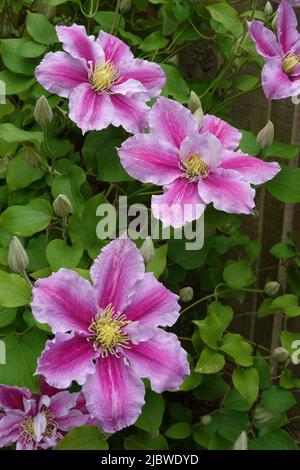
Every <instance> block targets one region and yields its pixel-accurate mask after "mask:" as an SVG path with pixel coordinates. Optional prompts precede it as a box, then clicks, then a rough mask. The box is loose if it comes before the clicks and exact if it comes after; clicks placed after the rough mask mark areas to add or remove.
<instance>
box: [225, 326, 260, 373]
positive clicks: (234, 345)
mask: <svg viewBox="0 0 300 470" xmlns="http://www.w3.org/2000/svg"><path fill="white" fill-rule="evenodd" d="M220 350H221V351H223V352H225V353H226V354H228V356H230V357H231V358H232V359H233V360H234V361H235V362H236V364H238V365H240V366H244V367H248V366H251V365H252V364H253V357H252V352H253V351H252V347H251V346H250V344H249V343H247V342H246V341H244V339H243V338H242V336H240V335H237V334H233V333H227V334H226V335H225V336H224V339H223V344H222V346H221V347H220Z"/></svg>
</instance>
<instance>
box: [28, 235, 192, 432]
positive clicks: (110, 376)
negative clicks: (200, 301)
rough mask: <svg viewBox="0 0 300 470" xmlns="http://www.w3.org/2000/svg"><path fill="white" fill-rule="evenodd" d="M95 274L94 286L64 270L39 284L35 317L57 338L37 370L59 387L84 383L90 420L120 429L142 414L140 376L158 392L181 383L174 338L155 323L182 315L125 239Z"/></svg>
mask: <svg viewBox="0 0 300 470" xmlns="http://www.w3.org/2000/svg"><path fill="white" fill-rule="evenodd" d="M91 278H92V280H93V287H92V286H91V284H90V283H89V282H88V281H86V280H85V279H83V278H81V277H80V276H78V275H77V274H76V273H75V272H74V271H70V270H67V269H60V270H59V271H58V272H56V273H54V274H52V275H51V276H50V277H49V278H47V279H40V280H38V281H37V282H36V284H35V287H34V289H33V302H32V311H33V314H34V316H35V317H36V319H37V320H38V321H39V322H42V323H45V322H47V323H48V324H49V325H50V326H51V328H52V331H53V333H55V335H56V336H55V339H54V340H53V341H48V343H47V345H46V348H45V351H44V352H43V354H42V356H41V358H40V359H39V362H38V372H39V373H41V374H43V375H44V376H45V378H46V380H47V382H48V383H49V384H50V385H52V386H55V387H61V388H65V387H68V386H69V385H70V384H71V382H72V381H73V380H76V381H77V382H78V384H80V385H83V388H82V391H83V394H84V396H85V399H86V406H87V409H88V411H89V413H90V415H91V418H95V419H97V420H98V422H99V423H100V425H101V426H102V428H103V429H104V430H105V431H106V432H115V431H118V430H120V429H122V428H124V427H126V426H129V425H131V424H132V423H134V422H135V421H136V419H137V418H138V416H139V414H140V413H141V408H142V406H143V404H144V392H145V390H144V384H143V382H142V380H141V379H140V377H147V378H149V379H150V382H151V386H152V389H153V390H155V391H156V392H159V393H161V392H163V391H165V390H168V389H175V388H177V387H179V386H180V385H181V383H182V381H183V380H184V377H185V376H186V375H187V374H188V372H189V366H188V362H187V357H186V352H185V351H184V350H183V349H182V348H181V346H180V343H179V341H178V339H177V337H176V336H175V335H174V334H172V333H166V332H165V331H163V330H162V329H160V328H158V326H167V325H172V324H173V323H174V322H175V321H176V319H177V318H178V315H179V305H178V302H177V300H178V297H177V295H175V294H173V293H171V292H170V291H169V290H168V289H166V288H165V287H164V286H163V285H162V284H161V283H160V282H158V281H157V280H156V279H155V278H154V276H153V274H152V273H145V267H144V263H143V259H142V256H141V254H140V252H139V250H138V249H137V248H136V246H135V244H134V243H133V242H132V241H130V240H129V239H127V238H120V239H117V240H115V241H113V242H111V243H110V244H109V245H108V246H106V247H105V248H104V249H103V250H102V252H101V253H100V255H99V256H98V258H97V259H96V260H95V262H94V264H93V266H92V268H91Z"/></svg>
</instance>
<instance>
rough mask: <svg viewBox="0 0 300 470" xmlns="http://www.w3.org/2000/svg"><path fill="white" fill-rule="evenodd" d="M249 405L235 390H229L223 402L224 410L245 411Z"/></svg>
mask: <svg viewBox="0 0 300 470" xmlns="http://www.w3.org/2000/svg"><path fill="white" fill-rule="evenodd" d="M250 406H251V405H249V403H248V402H247V401H246V400H245V398H243V397H242V395H241V394H240V393H239V392H238V391H237V390H236V389H235V388H232V389H231V390H229V392H228V394H227V396H226V398H225V400H224V408H228V409H229V410H235V411H247V410H249V408H250Z"/></svg>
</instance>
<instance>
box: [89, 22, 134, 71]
mask: <svg viewBox="0 0 300 470" xmlns="http://www.w3.org/2000/svg"><path fill="white" fill-rule="evenodd" d="M96 44H99V45H100V47H101V49H102V50H103V51H104V55H105V61H106V62H108V61H111V62H112V63H113V64H114V66H115V67H116V68H117V70H119V71H120V72H122V71H123V70H126V68H127V62H130V61H131V60H133V54H132V52H131V50H130V49H129V47H128V46H127V44H125V42H123V41H121V39H119V38H117V37H116V36H112V35H111V34H108V33H105V32H104V31H100V33H99V36H98V38H97V40H96Z"/></svg>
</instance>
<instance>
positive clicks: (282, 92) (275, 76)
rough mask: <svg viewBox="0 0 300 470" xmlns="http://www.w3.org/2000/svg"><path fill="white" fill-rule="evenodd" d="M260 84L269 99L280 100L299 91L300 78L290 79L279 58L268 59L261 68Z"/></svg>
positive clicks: (295, 94)
mask: <svg viewBox="0 0 300 470" xmlns="http://www.w3.org/2000/svg"><path fill="white" fill-rule="evenodd" d="M262 86H263V89H264V92H265V95H266V97H267V98H268V99H269V100H280V99H283V98H289V97H290V96H297V95H298V94H299V93H300V80H294V81H292V80H290V79H289V77H288V75H287V74H285V73H284V72H283V70H282V66H281V60H280V59H273V60H270V61H268V62H267V63H266V64H265V65H264V67H263V69H262Z"/></svg>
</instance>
